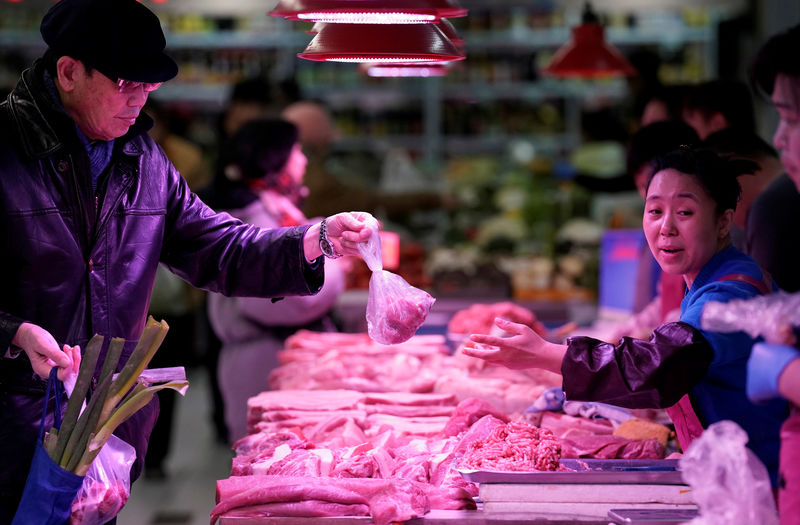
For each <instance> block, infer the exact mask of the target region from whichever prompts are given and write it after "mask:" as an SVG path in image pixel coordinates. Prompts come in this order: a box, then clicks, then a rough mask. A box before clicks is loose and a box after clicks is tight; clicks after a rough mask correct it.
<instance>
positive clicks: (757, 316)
mask: <svg viewBox="0 0 800 525" xmlns="http://www.w3.org/2000/svg"><path fill="white" fill-rule="evenodd" d="M701 324H702V327H703V329H704V330H712V331H714V332H738V331H740V330H742V331H744V332H746V333H747V334H748V335H750V337H758V336H763V337H764V338H765V339H766V340H768V341H772V340H775V338H777V337H778V336H779V332H778V329H779V328H780V327H781V326H783V325H787V324H790V325H793V326H799V325H800V293H793V294H790V293H787V292H783V291H779V292H776V293H773V294H769V295H759V296H757V297H753V298H752V299H733V300H732V301H728V302H727V303H720V302H717V301H709V302H708V303H706V305H705V307H704V308H703V317H702V320H701Z"/></svg>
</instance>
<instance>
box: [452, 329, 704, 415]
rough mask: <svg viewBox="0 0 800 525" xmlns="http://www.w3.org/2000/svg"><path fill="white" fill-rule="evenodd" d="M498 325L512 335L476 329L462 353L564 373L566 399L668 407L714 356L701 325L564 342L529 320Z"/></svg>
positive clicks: (684, 391)
mask: <svg viewBox="0 0 800 525" xmlns="http://www.w3.org/2000/svg"><path fill="white" fill-rule="evenodd" d="M497 326H498V327H500V328H502V329H503V330H505V331H506V332H509V333H510V334H512V335H511V336H510V337H507V338H504V337H494V336H485V335H478V334H474V335H472V336H470V339H469V340H468V341H467V343H465V346H464V353H465V354H466V355H471V356H473V357H479V358H482V359H486V360H487V361H489V362H491V363H494V364H500V365H504V366H508V367H509V368H517V369H520V368H544V369H546V370H550V371H552V372H560V373H561V375H562V376H563V378H564V380H563V388H564V391H565V393H566V396H567V399H569V400H575V401H600V402H604V403H610V404H614V405H618V406H624V407H628V408H663V407H669V406H672V405H674V404H675V403H677V402H678V400H679V399H680V398H681V397H682V396H683V395H684V394H686V393H687V392H688V391H689V390H690V389H691V388H692V387H693V386H694V385H696V384H697V383H698V382H699V381H700V380H701V379H702V378H703V377H704V376H705V373H706V370H707V369H708V366H709V364H710V363H711V360H712V358H713V355H714V352H713V350H712V348H711V346H710V345H709V343H708V342H707V341H706V339H705V338H704V337H703V335H702V334H701V333H700V331H699V330H696V329H694V328H693V327H692V326H690V325H688V324H686V323H680V322H678V323H667V324H664V325H661V326H659V327H657V328H656V329H655V330H654V331H653V334H652V335H651V337H650V340H649V341H643V340H639V339H631V338H630V337H624V338H622V340H620V341H619V342H618V343H617V344H611V343H606V342H604V341H600V340H597V339H593V338H591V337H571V338H569V339H568V340H567V345H566V346H564V345H557V344H553V343H549V342H547V341H545V340H544V339H542V338H541V337H539V336H538V335H537V334H536V333H535V332H533V330H530V329H527V330H526V328H527V327H526V326H525V325H519V324H516V323H511V322H509V321H505V320H500V319H498V322H497ZM476 343H477V345H478V346H476ZM479 345H490V346H491V348H482V347H480V346H479Z"/></svg>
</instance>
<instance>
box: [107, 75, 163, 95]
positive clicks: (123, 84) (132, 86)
mask: <svg viewBox="0 0 800 525" xmlns="http://www.w3.org/2000/svg"><path fill="white" fill-rule="evenodd" d="M161 84H163V82H136V81H134V80H125V79H124V78H120V79H118V80H117V89H118V90H119V92H120V93H133V92H134V91H136V90H137V89H139V88H140V87H142V88H144V92H145V93H150V92H151V91H155V90H156V89H158V88H160V87H161Z"/></svg>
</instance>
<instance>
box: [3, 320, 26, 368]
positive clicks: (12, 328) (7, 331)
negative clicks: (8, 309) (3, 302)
mask: <svg viewBox="0 0 800 525" xmlns="http://www.w3.org/2000/svg"><path fill="white" fill-rule="evenodd" d="M22 323H23V321H22V319H19V318H17V317H14V316H13V315H11V314H7V313H5V312H0V357H2V356H3V355H5V353H6V350H8V348H9V347H10V346H11V341H13V340H14V336H15V335H17V330H19V325H21V324H22Z"/></svg>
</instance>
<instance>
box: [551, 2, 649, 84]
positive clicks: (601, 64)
mask: <svg viewBox="0 0 800 525" xmlns="http://www.w3.org/2000/svg"><path fill="white" fill-rule="evenodd" d="M582 18H583V21H582V22H583V23H581V25H579V26H576V27H573V28H572V38H571V40H570V41H569V42H567V43H566V44H564V45H563V46H562V47H561V48H560V49H559V50H558V51H556V52H555V54H554V55H553V59H552V60H551V61H550V64H549V65H548V66H547V67H546V68H545V69H544V72H545V73H546V74H549V75H552V76H556V77H568V78H569V77H572V78H600V77H613V76H631V75H635V74H636V70H635V69H634V68H633V66H632V65H631V64H630V62H628V60H627V59H626V58H625V57H624V56H623V55H622V53H620V52H619V51H618V50H617V49H616V48H615V47H613V46H612V45H610V44H608V43H607V42H606V41H605V39H604V38H603V26H602V25H600V23H599V20H598V18H597V15H596V14H595V13H594V11H592V8H591V6H590V5H589V2H586V4H585V5H584V10H583V17H582Z"/></svg>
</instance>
